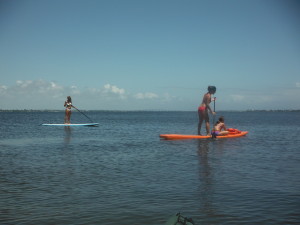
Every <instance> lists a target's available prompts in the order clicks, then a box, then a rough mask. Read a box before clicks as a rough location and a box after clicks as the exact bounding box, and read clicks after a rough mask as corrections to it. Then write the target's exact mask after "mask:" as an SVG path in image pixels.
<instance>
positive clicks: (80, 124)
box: [42, 123, 99, 127]
mask: <svg viewBox="0 0 300 225" xmlns="http://www.w3.org/2000/svg"><path fill="white" fill-rule="evenodd" d="M98 125H99V123H71V124H64V123H43V124H42V126H67V127H69V126H91V127H95V126H98Z"/></svg>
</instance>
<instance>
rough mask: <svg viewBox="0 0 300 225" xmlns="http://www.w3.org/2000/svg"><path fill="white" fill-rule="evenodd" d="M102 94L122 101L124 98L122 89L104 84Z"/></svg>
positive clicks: (124, 94)
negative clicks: (116, 97)
mask: <svg viewBox="0 0 300 225" xmlns="http://www.w3.org/2000/svg"><path fill="white" fill-rule="evenodd" d="M96 92H97V91H96ZM103 93H104V94H107V95H109V96H118V97H120V98H122V99H124V98H126V93H125V90H124V89H123V88H118V87H117V86H115V85H110V84H105V85H104V90H103Z"/></svg>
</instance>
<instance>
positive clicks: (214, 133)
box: [211, 131, 220, 136]
mask: <svg viewBox="0 0 300 225" xmlns="http://www.w3.org/2000/svg"><path fill="white" fill-rule="evenodd" d="M219 133H220V131H212V132H211V135H215V136H218V135H219Z"/></svg>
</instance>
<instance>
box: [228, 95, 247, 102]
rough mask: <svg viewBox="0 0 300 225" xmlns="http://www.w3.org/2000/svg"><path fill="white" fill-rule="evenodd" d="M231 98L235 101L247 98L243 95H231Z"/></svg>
mask: <svg viewBox="0 0 300 225" xmlns="http://www.w3.org/2000/svg"><path fill="white" fill-rule="evenodd" d="M230 98H231V99H232V100H233V101H235V102H240V101H243V100H244V99H245V96H243V95H230Z"/></svg>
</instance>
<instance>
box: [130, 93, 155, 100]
mask: <svg viewBox="0 0 300 225" xmlns="http://www.w3.org/2000/svg"><path fill="white" fill-rule="evenodd" d="M134 98H136V99H154V98H158V95H157V94H154V93H151V92H147V93H137V94H136V95H134Z"/></svg>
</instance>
